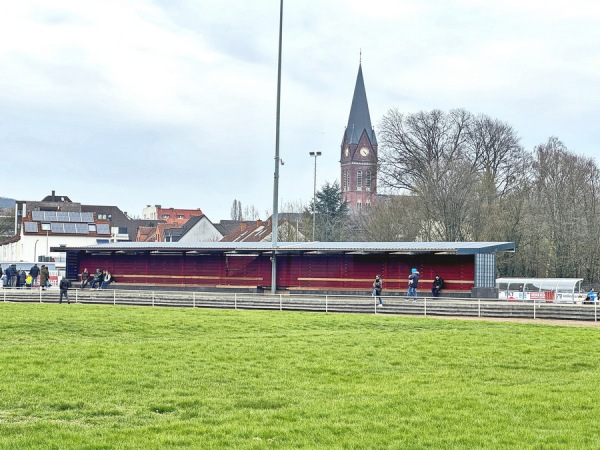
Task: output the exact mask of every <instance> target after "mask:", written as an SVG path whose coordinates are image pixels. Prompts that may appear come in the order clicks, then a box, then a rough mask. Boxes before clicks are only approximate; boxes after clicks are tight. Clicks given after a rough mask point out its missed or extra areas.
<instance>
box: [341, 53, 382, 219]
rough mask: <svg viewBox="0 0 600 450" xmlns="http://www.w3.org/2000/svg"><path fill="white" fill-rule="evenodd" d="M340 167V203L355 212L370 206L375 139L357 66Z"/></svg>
mask: <svg viewBox="0 0 600 450" xmlns="http://www.w3.org/2000/svg"><path fill="white" fill-rule="evenodd" d="M340 166H341V170H342V173H341V182H340V187H341V189H342V200H345V201H347V202H348V206H349V208H350V210H351V211H355V212H357V211H360V210H361V209H363V208H368V207H369V206H371V204H372V203H373V202H374V201H375V198H376V196H377V139H376V138H375V131H374V130H373V127H372V126H371V116H370V115H369V105H368V103H367V93H366V91H365V82H364V80H363V74H362V65H361V63H359V65H358V76H357V77H356V86H355V87H354V96H353V97H352V106H351V107H350V117H349V118H348V125H347V126H346V130H345V131H344V137H343V139H342V146H341V157H340Z"/></svg>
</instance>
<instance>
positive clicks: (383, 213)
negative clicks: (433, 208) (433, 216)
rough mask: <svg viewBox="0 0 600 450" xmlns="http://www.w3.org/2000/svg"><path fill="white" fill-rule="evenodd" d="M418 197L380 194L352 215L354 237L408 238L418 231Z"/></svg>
mask: <svg viewBox="0 0 600 450" xmlns="http://www.w3.org/2000/svg"><path fill="white" fill-rule="evenodd" d="M417 205H418V198H417V197H415V196H411V195H395V196H389V197H387V198H384V197H381V198H379V199H378V200H377V202H375V203H374V204H373V205H372V206H371V207H369V208H365V209H363V210H362V211H361V212H360V214H355V215H353V216H352V220H353V221H354V228H355V229H356V230H360V231H359V234H358V235H357V236H358V237H357V240H364V241H379V242H402V241H406V242H410V241H414V240H416V239H417V237H418V236H419V234H420V232H421V226H422V225H421V216H420V213H419V211H418V207H417Z"/></svg>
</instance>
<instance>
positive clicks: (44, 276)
mask: <svg viewBox="0 0 600 450" xmlns="http://www.w3.org/2000/svg"><path fill="white" fill-rule="evenodd" d="M0 279H1V280H2V286H3V287H12V288H32V287H37V286H41V287H42V289H46V288H47V287H50V272H49V270H48V267H47V266H45V265H44V264H42V266H41V267H38V265H37V264H34V265H33V266H32V267H31V268H30V269H29V272H26V271H25V270H23V269H21V270H19V269H17V265H16V264H11V265H10V266H8V267H7V268H6V270H4V271H3V270H2V267H1V266H0Z"/></svg>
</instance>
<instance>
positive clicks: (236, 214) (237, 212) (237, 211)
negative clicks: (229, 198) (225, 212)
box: [231, 199, 244, 221]
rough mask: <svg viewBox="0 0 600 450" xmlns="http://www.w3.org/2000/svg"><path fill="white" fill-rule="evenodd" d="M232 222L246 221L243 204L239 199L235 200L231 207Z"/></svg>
mask: <svg viewBox="0 0 600 450" xmlns="http://www.w3.org/2000/svg"><path fill="white" fill-rule="evenodd" d="M231 220H239V221H242V220H244V216H243V214H242V202H240V201H239V200H237V199H233V204H232V205H231Z"/></svg>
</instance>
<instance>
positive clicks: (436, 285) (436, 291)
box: [431, 275, 444, 297]
mask: <svg viewBox="0 0 600 450" xmlns="http://www.w3.org/2000/svg"><path fill="white" fill-rule="evenodd" d="M442 289H444V279H443V278H442V277H440V276H439V275H436V276H435V278H434V279H433V286H432V287H431V293H432V294H433V296H434V297H439V296H440V291H441V290H442Z"/></svg>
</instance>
